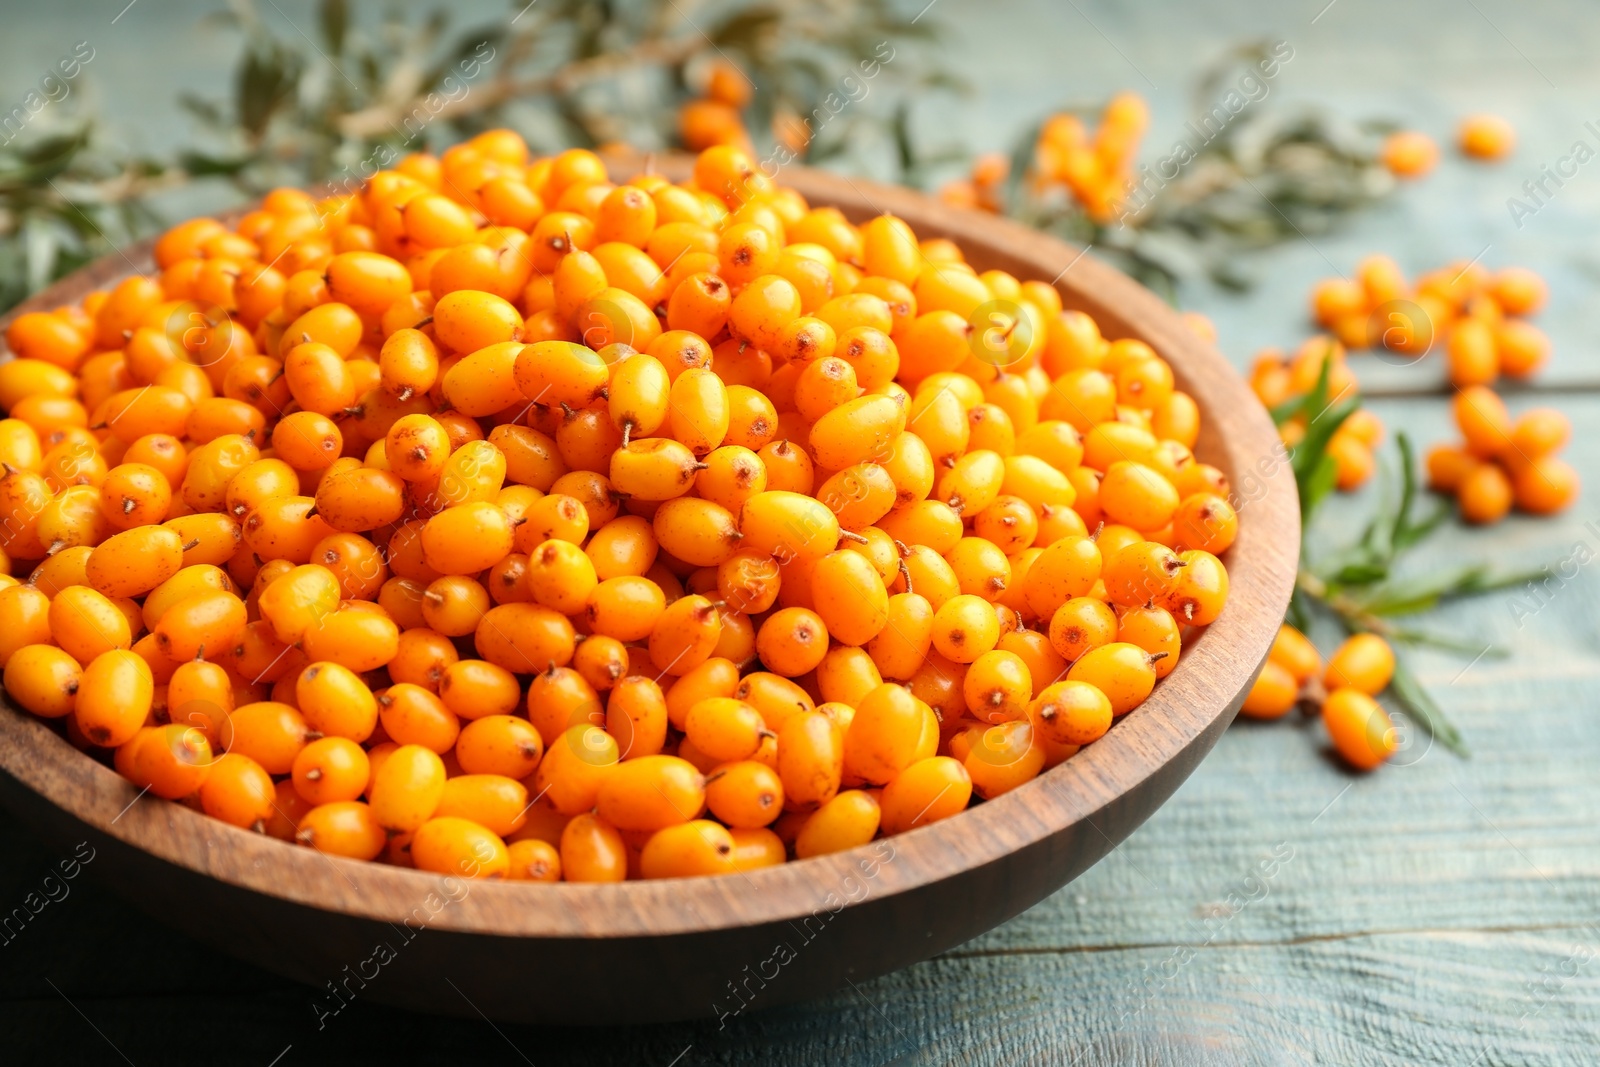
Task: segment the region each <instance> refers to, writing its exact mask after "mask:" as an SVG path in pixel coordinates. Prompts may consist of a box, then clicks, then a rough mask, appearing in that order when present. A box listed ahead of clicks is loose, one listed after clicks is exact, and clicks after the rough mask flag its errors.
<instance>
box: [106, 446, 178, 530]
mask: <svg viewBox="0 0 1600 1067" xmlns="http://www.w3.org/2000/svg"><path fill="white" fill-rule="evenodd" d="M152 436H155V435H152ZM140 440H145V438H140ZM179 447H182V446H179ZM100 501H101V505H100V506H101V511H102V512H103V513H104V514H105V517H106V521H107V522H108V523H110V524H111V525H112V526H113V527H115V528H116V529H118V530H130V529H132V528H134V527H135V526H147V525H151V524H155V523H160V522H162V521H164V520H165V519H166V517H167V510H168V509H169V508H170V507H171V506H172V487H171V486H170V485H168V484H167V477H166V475H164V474H162V473H161V472H160V471H159V470H157V469H156V468H154V467H151V466H148V465H146V464H143V463H122V464H119V465H117V466H116V467H113V468H112V469H111V470H109V471H107V472H106V476H105V479H104V480H103V481H101V483H100Z"/></svg>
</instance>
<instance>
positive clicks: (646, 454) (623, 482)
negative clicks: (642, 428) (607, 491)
mask: <svg viewBox="0 0 1600 1067" xmlns="http://www.w3.org/2000/svg"><path fill="white" fill-rule="evenodd" d="M700 466H701V464H700V463H699V461H698V460H697V459H696V457H695V454H694V452H693V451H691V450H690V448H689V447H688V446H687V445H684V444H681V443H679V442H678V441H674V440H673V439H671V438H669V437H645V438H635V439H634V440H632V441H629V442H628V443H627V445H625V446H624V447H622V448H619V449H617V450H616V451H615V452H613V453H612V454H611V464H610V475H611V484H612V485H614V486H616V488H617V491H618V492H619V493H622V494H624V495H626V496H630V497H633V498H635V499H638V500H670V499H671V498H672V497H675V496H682V495H683V494H684V493H686V492H688V491H689V490H690V489H691V488H692V487H693V486H694V482H695V473H696V471H697V470H698V469H699V468H700Z"/></svg>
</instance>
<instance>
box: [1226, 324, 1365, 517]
mask: <svg viewBox="0 0 1600 1067" xmlns="http://www.w3.org/2000/svg"><path fill="white" fill-rule="evenodd" d="M1324 364H1326V366H1327V374H1328V386H1327V389H1328V402H1329V404H1334V403H1338V402H1340V401H1343V400H1346V399H1348V398H1350V397H1355V396H1360V395H1361V383H1360V382H1358V381H1357V380H1356V376H1355V374H1354V373H1353V372H1352V371H1351V370H1350V367H1349V364H1348V363H1347V362H1346V360H1345V353H1344V346H1343V345H1341V344H1339V342H1338V341H1335V340H1334V339H1333V338H1331V337H1327V336H1318V337H1311V338H1308V339H1307V340H1306V341H1305V342H1304V343H1303V344H1301V346H1300V347H1299V348H1298V349H1296V350H1295V353H1294V355H1293V356H1288V357H1286V356H1284V354H1283V352H1282V351H1281V350H1279V349H1276V348H1268V349H1263V350H1262V351H1261V352H1258V353H1256V359H1255V363H1254V364H1253V365H1252V366H1251V368H1250V388H1251V389H1252V390H1253V391H1254V392H1255V394H1256V396H1257V397H1258V398H1259V399H1260V400H1261V402H1262V403H1263V404H1265V405H1266V406H1267V408H1268V409H1269V410H1270V409H1272V408H1276V407H1279V406H1281V405H1283V404H1286V403H1289V402H1290V401H1292V400H1297V399H1300V398H1302V397H1304V396H1305V395H1306V394H1307V393H1310V392H1311V391H1312V389H1314V388H1315V387H1316V384H1317V380H1318V379H1319V378H1320V377H1321V375H1322V373H1323V366H1324ZM1317 414H1319V413H1317V412H1313V413H1312V414H1311V415H1310V416H1308V415H1306V414H1304V413H1297V414H1296V415H1294V416H1293V417H1292V418H1290V419H1288V420H1287V421H1285V422H1284V423H1283V425H1281V426H1279V427H1278V434H1279V436H1281V437H1282V438H1283V443H1284V444H1285V445H1287V446H1288V447H1289V448H1293V447H1295V446H1296V445H1298V444H1299V443H1300V441H1301V440H1302V439H1303V438H1304V437H1305V434H1306V426H1307V425H1308V423H1309V422H1310V420H1311V419H1312V418H1315V417H1316V415H1317ZM1383 432H1384V427H1383V421H1382V420H1381V419H1379V418H1378V416H1376V415H1374V414H1373V413H1372V412H1371V411H1369V410H1367V409H1366V408H1357V409H1356V410H1355V411H1353V412H1351V413H1350V415H1349V416H1348V417H1346V419H1345V420H1344V422H1342V423H1340V424H1339V428H1338V429H1337V430H1335V431H1334V433H1333V436H1332V437H1331V438H1330V439H1329V441H1328V450H1327V453H1328V455H1330V456H1332V457H1333V460H1334V463H1335V464H1336V470H1337V474H1336V481H1335V485H1336V486H1337V488H1338V489H1339V490H1340V491H1341V492H1346V493H1348V492H1352V491H1354V490H1356V489H1359V488H1360V487H1361V486H1362V485H1365V484H1366V482H1367V480H1368V479H1369V478H1371V477H1372V474H1373V472H1374V471H1375V470H1377V469H1378V461H1377V458H1376V456H1375V454H1374V453H1375V451H1376V449H1377V447H1378V446H1379V445H1380V444H1382V443H1383Z"/></svg>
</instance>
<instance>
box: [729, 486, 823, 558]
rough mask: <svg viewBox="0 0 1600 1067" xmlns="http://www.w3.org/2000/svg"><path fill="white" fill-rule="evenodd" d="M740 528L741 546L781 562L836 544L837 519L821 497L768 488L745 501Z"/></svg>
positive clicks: (811, 555)
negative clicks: (816, 497) (819, 498)
mask: <svg viewBox="0 0 1600 1067" xmlns="http://www.w3.org/2000/svg"><path fill="white" fill-rule="evenodd" d="M845 465H848V464H845ZM739 532H740V533H741V534H742V538H743V539H742V541H741V542H740V548H741V549H743V550H748V551H752V552H765V553H767V554H768V555H771V556H774V557H776V558H778V559H779V561H780V562H784V561H790V560H793V561H801V560H817V559H821V558H822V557H823V556H825V555H827V554H828V553H829V552H832V551H833V550H834V549H835V548H836V547H838V543H839V520H838V518H837V517H836V516H835V515H834V514H833V512H832V511H830V510H828V508H827V507H826V506H825V505H824V504H822V503H821V502H820V501H817V500H815V499H812V498H810V497H807V496H804V495H802V494H800V493H792V492H783V491H777V490H768V491H767V492H765V493H758V494H756V495H755V496H753V497H751V498H750V499H749V500H746V501H745V502H744V507H743V508H742V509H741V510H740V514H739Z"/></svg>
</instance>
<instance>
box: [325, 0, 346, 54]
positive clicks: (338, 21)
mask: <svg viewBox="0 0 1600 1067" xmlns="http://www.w3.org/2000/svg"><path fill="white" fill-rule="evenodd" d="M317 14H318V21H319V22H320V23H321V24H322V39H323V41H324V42H326V43H327V45H328V51H329V52H330V53H331V54H333V55H335V56H337V55H338V54H339V53H341V52H343V51H344V35H345V32H346V31H347V30H348V29H349V28H350V6H349V5H348V4H347V3H346V2H345V0H322V4H321V5H320V10H319V11H318V13H317Z"/></svg>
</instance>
